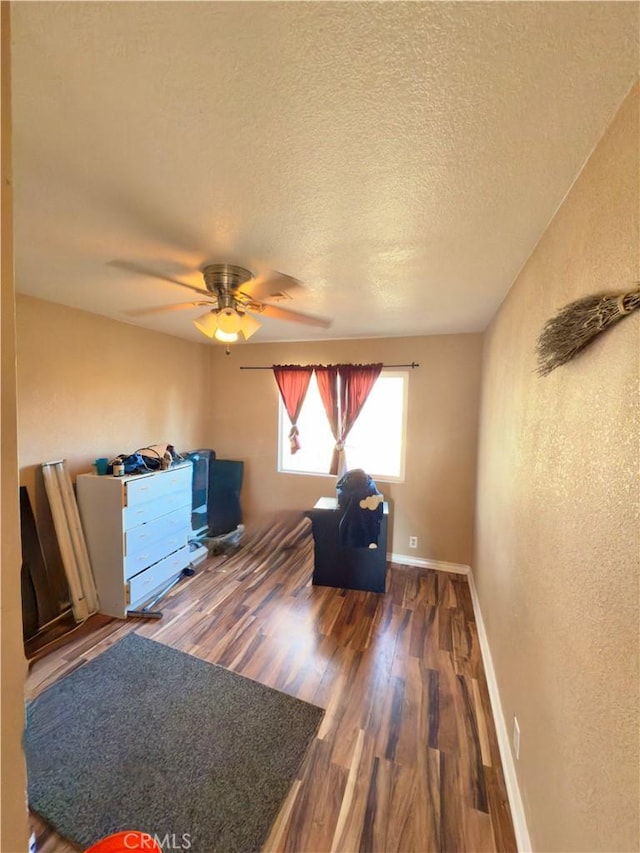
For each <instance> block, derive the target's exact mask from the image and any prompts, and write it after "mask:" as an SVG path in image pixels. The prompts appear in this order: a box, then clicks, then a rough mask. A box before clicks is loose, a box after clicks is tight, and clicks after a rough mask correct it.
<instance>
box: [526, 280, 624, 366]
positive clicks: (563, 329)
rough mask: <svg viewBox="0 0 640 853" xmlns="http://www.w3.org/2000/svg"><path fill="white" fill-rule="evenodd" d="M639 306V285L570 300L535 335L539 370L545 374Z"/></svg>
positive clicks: (567, 359) (570, 357) (572, 356)
mask: <svg viewBox="0 0 640 853" xmlns="http://www.w3.org/2000/svg"><path fill="white" fill-rule="evenodd" d="M638 308H640V289H638V290H634V291H632V292H630V293H603V294H600V295H595V296H585V297H584V298H583V299H578V300H576V301H575V302H571V303H570V304H569V305H565V307H564V308H563V309H562V310H561V311H560V312H559V313H558V314H556V316H555V317H552V318H551V320H547V322H546V324H545V326H544V329H543V330H542V332H541V333H540V337H539V338H538V344H537V347H536V351H537V353H538V370H537V372H538V373H539V374H540V375H541V376H547V375H548V374H549V373H551V371H552V370H555V368H556V367H559V366H560V365H561V364H566V363H567V362H568V361H570V360H571V359H572V358H574V356H576V355H577V354H578V353H579V352H580V351H581V350H583V349H584V348H585V347H586V346H588V345H589V344H590V343H591V341H592V340H593V339H594V338H595V337H597V336H598V335H599V334H600V332H604V330H605V329H608V328H609V327H610V326H612V325H613V324H614V323H617V322H618V320H622V319H623V317H628V316H629V314H631V313H632V312H633V311H636V310H637V309H638Z"/></svg>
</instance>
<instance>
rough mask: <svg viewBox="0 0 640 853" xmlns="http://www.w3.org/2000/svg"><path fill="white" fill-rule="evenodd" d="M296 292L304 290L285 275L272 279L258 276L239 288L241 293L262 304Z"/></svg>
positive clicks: (293, 279)
mask: <svg viewBox="0 0 640 853" xmlns="http://www.w3.org/2000/svg"><path fill="white" fill-rule="evenodd" d="M295 290H303V287H302V285H301V284H300V282H299V281H298V280H297V279H295V278H292V277H291V276H290V275H285V274H284V273H281V272H279V273H276V275H275V276H273V277H272V278H265V277H263V276H257V277H256V278H252V279H251V281H247V282H246V283H245V284H243V285H242V286H241V287H240V288H239V292H240V293H242V294H244V295H245V296H248V297H249V298H250V299H255V300H256V301H258V302H261V301H262V300H264V299H273V298H274V297H277V296H278V295H279V294H285V293H286V294H287V295H288V294H290V293H292V292H293V291H295Z"/></svg>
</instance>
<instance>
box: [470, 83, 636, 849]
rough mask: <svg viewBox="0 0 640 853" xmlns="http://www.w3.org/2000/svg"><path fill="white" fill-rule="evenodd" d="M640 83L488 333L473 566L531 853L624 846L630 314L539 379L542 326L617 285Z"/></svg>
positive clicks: (630, 566) (629, 247) (632, 221)
mask: <svg viewBox="0 0 640 853" xmlns="http://www.w3.org/2000/svg"><path fill="white" fill-rule="evenodd" d="M638 140H639V125H638V90H637V88H636V90H635V91H634V92H633V93H632V95H631V96H630V97H629V98H628V99H627V101H626V102H625V104H624V105H623V108H622V110H621V112H620V113H619V115H618V116H617V118H616V119H615V121H614V123H613V124H612V126H611V127H610V129H609V131H608V132H607V134H606V136H605V137H604V138H603V140H602V141H601V143H600V145H599V146H598V148H597V149H596V151H595V152H594V154H593V156H592V157H591V159H590V161H589V163H588V164H587V166H586V167H585V169H584V171H583V173H582V174H581V176H580V177H579V179H578V181H577V182H576V184H575V185H574V187H573V189H572V191H571V193H570V194H569V196H568V197H567V199H566V200H565V202H564V204H563V205H562V207H561V208H560V210H559V211H558V213H557V215H556V216H555V218H554V220H553V222H552V223H551V225H550V227H549V228H548V230H547V232H546V234H545V235H544V237H543V238H542V240H541V241H540V243H539V244H538V246H537V248H536V250H535V251H534V253H533V255H532V257H531V258H530V260H529V262H528V263H527V265H526V267H525V268H524V270H523V271H522V273H521V275H520V277H519V279H518V280H517V282H516V283H515V285H514V287H513V289H512V290H511V292H510V293H509V296H508V298H507V299H506V301H505V302H504V304H503V306H502V308H501V310H500V311H499V313H498V315H497V316H496V318H495V319H494V321H493V323H492V324H491V326H490V328H489V330H488V332H487V334H486V343H485V352H484V366H483V396H482V412H481V427H480V450H479V472H478V510H477V549H476V555H475V560H474V573H475V577H476V581H477V585H478V591H479V597H480V602H481V608H482V612H483V615H484V620H485V623H486V628H487V633H488V638H489V643H490V647H491V651H492V656H493V661H494V664H495V669H496V675H497V681H498V685H499V689H500V693H501V699H502V705H503V710H504V714H505V718H506V720H507V726H508V727H509V729H511V725H512V720H513V716H514V714H515V715H517V717H518V720H519V723H520V729H521V751H520V760H519V761H518V762H516V769H517V773H518V778H519V785H520V789H521V793H522V794H523V799H524V803H525V811H526V816H527V821H528V825H529V831H530V834H531V837H532V842H533V848H534V850H539V851H570V850H572V851H573V850H575V851H578V850H579V851H594V850H602V851H605V850H606V851H613V850H625V851H627V850H638V849H639V848H640V836H639V829H638V811H639V803H640V796H639V790H638V780H639V765H638V747H639V735H638V731H639V729H638V725H639V715H638V711H639V706H638V686H639V671H638V631H639V624H640V623H639V613H638V581H639V560H640V556H639V555H640V536H639V525H638V507H639V500H638V499H639V486H638V450H639V439H638V437H639V435H640V418H639V406H638V403H639V399H638V374H639V358H638V354H639V352H640V348H639V345H640V333H639V330H640V313H636V314H635V315H632V316H630V317H628V318H627V319H625V320H624V321H622V322H621V323H620V325H619V326H617V327H615V328H613V329H611V330H609V331H608V332H606V333H604V334H603V335H602V336H601V337H600V338H599V339H598V340H597V341H596V342H595V343H593V344H592V346H591V347H590V348H589V349H588V350H587V351H585V352H584V353H583V354H582V355H581V356H580V357H578V358H576V359H575V360H574V361H572V362H571V363H570V364H568V365H566V366H564V367H561V368H558V369H557V370H556V371H554V372H553V373H551V374H550V375H549V376H548V377H546V378H540V377H538V376H537V375H536V374H535V373H534V369H535V366H536V365H535V360H534V347H535V343H536V339H537V336H538V334H539V332H540V330H541V328H542V326H543V324H544V323H545V321H546V320H547V319H548V318H549V317H551V316H553V315H554V314H555V313H556V312H557V311H558V309H559V308H561V307H562V306H563V305H565V304H566V303H568V302H571V301H572V300H574V299H577V298H579V297H581V296H586V295H588V294H592V293H597V292H600V291H607V290H617V289H620V288H621V289H629V290H631V289H633V285H634V282H635V281H638V279H640V270H639V268H638V249H639V240H638V205H639V200H640V199H639V192H638V177H639V162H638Z"/></svg>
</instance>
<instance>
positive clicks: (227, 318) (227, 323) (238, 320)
mask: <svg viewBox="0 0 640 853" xmlns="http://www.w3.org/2000/svg"><path fill="white" fill-rule="evenodd" d="M217 318H218V328H219V329H220V330H221V331H223V332H226V333H227V334H228V335H232V334H235V335H237V334H238V332H239V331H240V327H241V324H242V317H241V316H240V314H238V312H237V311H236V310H235V309H234V308H222V309H221V310H220V311H218V314H217Z"/></svg>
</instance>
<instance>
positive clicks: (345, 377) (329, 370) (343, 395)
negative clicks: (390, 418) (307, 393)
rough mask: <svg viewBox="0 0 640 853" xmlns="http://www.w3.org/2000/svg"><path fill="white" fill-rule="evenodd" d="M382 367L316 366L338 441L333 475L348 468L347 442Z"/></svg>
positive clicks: (324, 399) (319, 384)
mask: <svg viewBox="0 0 640 853" xmlns="http://www.w3.org/2000/svg"><path fill="white" fill-rule="evenodd" d="M381 370H382V364H338V365H329V366H328V367H316V379H317V382H318V388H319V390H320V396H321V397H322V403H323V405H324V410H325V412H326V413H327V418H328V419H329V425H330V426H331V432H332V434H333V437H334V439H335V442H336V446H335V448H334V450H333V457H332V459H331V467H330V469H329V473H330V474H340V475H342V474H343V473H344V472H345V471H346V467H347V462H346V458H345V453H344V442H345V440H346V438H347V436H348V435H349V432H350V430H351V427H352V426H353V425H354V423H355V422H356V419H357V417H358V415H359V414H360V412H361V411H362V407H363V406H364V404H365V402H366V399H367V397H368V396H369V393H370V391H371V389H372V388H373V386H374V384H375V381H376V379H377V378H378V376H380V371H381Z"/></svg>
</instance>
